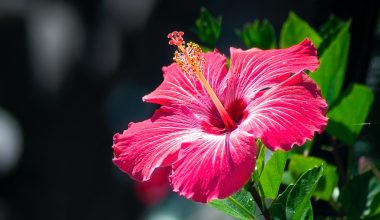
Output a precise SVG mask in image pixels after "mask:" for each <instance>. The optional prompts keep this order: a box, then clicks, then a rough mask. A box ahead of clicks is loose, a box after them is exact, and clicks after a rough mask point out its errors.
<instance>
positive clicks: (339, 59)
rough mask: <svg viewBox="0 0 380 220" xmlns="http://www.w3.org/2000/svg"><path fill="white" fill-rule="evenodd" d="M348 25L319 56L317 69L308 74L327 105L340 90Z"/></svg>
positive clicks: (346, 54) (344, 69) (345, 63)
mask: <svg viewBox="0 0 380 220" xmlns="http://www.w3.org/2000/svg"><path fill="white" fill-rule="evenodd" d="M350 24H351V22H350V21H349V22H346V23H345V25H344V27H343V28H342V29H341V30H340V32H339V34H338V35H337V36H336V38H335V39H334V40H333V41H332V42H331V44H330V45H329V46H328V48H327V49H326V50H325V51H324V53H323V55H322V56H321V58H320V66H319V69H318V70H317V71H315V72H313V73H311V74H310V76H311V78H313V79H314V80H315V81H316V82H317V84H318V85H319V86H320V88H321V92H322V95H323V97H324V98H325V99H326V100H327V102H328V103H329V104H332V103H333V102H334V101H335V100H336V99H337V98H338V96H339V94H340V91H341V89H342V85H343V81H344V76H345V73H346V67H347V60H348V52H349V46H350V33H349V29H350Z"/></svg>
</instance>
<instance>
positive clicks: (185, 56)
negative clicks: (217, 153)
mask: <svg viewBox="0 0 380 220" xmlns="http://www.w3.org/2000/svg"><path fill="white" fill-rule="evenodd" d="M183 34H184V33H183V32H182V31H180V32H177V31H173V32H172V33H169V34H168V38H169V39H170V40H169V44H170V45H175V46H177V47H178V50H177V51H176V52H175V54H174V58H173V59H174V61H175V62H176V63H177V64H178V66H179V67H180V69H181V70H182V71H183V72H184V73H186V74H187V75H189V76H194V75H195V76H197V78H198V79H199V81H200V82H201V84H202V86H203V87H204V88H205V89H206V91H207V93H208V94H209V95H210V98H211V100H212V102H213V103H214V105H215V107H216V109H217V110H218V112H219V114H220V117H221V119H222V120H223V123H224V126H225V128H226V130H228V131H232V130H233V129H235V128H236V124H235V122H234V121H233V120H232V119H231V117H230V116H229V114H228V113H227V111H226V109H225V108H224V106H223V105H222V103H221V102H220V100H219V98H218V97H217V96H216V94H215V92H214V90H213V89H212V88H211V86H210V84H209V83H208V82H207V80H206V78H205V77H204V75H203V73H202V72H203V69H204V63H205V59H204V56H203V53H202V49H201V48H200V47H199V45H198V44H195V43H192V42H190V43H187V44H186V46H185V41H184V40H183V38H182V36H183Z"/></svg>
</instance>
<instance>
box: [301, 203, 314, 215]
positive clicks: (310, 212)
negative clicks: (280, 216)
mask: <svg viewBox="0 0 380 220" xmlns="http://www.w3.org/2000/svg"><path fill="white" fill-rule="evenodd" d="M305 209H306V210H305V212H304V213H303V214H302V216H301V218H300V219H303V220H313V206H312V205H311V201H310V200H309V202H308V203H307V205H306V208H305Z"/></svg>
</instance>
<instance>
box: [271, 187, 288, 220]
mask: <svg viewBox="0 0 380 220" xmlns="http://www.w3.org/2000/svg"><path fill="white" fill-rule="evenodd" d="M293 187H294V184H289V185H288V187H287V188H286V189H285V191H284V192H283V193H281V194H280V195H279V196H278V197H277V199H276V200H275V201H273V203H272V205H271V206H270V208H269V212H270V214H271V215H272V218H273V219H274V220H278V219H280V220H281V219H286V213H285V211H286V201H287V200H288V196H289V193H290V191H291V190H292V189H293Z"/></svg>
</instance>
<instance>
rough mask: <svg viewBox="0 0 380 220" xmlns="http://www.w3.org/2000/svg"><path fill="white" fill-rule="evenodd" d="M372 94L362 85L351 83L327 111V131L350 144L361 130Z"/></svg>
mask: <svg viewBox="0 0 380 220" xmlns="http://www.w3.org/2000/svg"><path fill="white" fill-rule="evenodd" d="M373 99H374V95H373V93H372V91H371V90H370V89H369V88H368V87H366V86H363V85H359V84H353V85H352V86H350V87H349V88H348V90H347V91H346V92H345V93H344V94H343V95H342V96H341V97H340V98H339V100H337V102H336V105H334V106H333V107H332V109H331V110H330V111H329V113H328V117H329V118H330V121H329V124H328V126H327V132H328V133H329V134H331V135H333V136H335V137H336V138H338V139H339V140H341V141H343V142H344V143H346V144H348V145H352V144H353V143H354V142H355V140H356V138H357V136H358V135H359V133H360V131H361V130H362V127H363V125H364V124H365V122H366V121H365V120H366V118H367V115H368V112H369V110H370V108H371V105H372V102H373Z"/></svg>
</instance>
